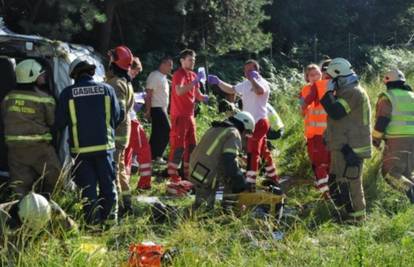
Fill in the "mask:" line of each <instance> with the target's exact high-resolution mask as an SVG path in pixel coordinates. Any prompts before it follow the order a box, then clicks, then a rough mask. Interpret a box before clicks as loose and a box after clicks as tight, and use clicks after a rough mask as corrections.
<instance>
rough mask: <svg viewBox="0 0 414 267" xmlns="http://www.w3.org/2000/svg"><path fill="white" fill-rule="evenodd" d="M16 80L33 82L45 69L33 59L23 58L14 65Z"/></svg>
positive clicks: (23, 82) (22, 82) (18, 81)
mask: <svg viewBox="0 0 414 267" xmlns="http://www.w3.org/2000/svg"><path fill="white" fill-rule="evenodd" d="M15 71H16V82H17V83H21V84H25V83H34V82H35V81H36V80H37V78H39V76H40V75H42V74H43V73H44V72H45V71H44V69H43V68H42V65H40V64H39V62H37V61H36V60H34V59H25V60H23V61H21V62H20V63H19V64H17V65H16V70H15Z"/></svg>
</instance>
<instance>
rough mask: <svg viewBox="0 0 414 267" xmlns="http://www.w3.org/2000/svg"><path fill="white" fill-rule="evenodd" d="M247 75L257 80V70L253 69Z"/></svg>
mask: <svg viewBox="0 0 414 267" xmlns="http://www.w3.org/2000/svg"><path fill="white" fill-rule="evenodd" d="M249 77H250V79H254V80H257V79H259V77H260V74H259V72H257V71H255V70H253V71H251V72H250V73H249Z"/></svg>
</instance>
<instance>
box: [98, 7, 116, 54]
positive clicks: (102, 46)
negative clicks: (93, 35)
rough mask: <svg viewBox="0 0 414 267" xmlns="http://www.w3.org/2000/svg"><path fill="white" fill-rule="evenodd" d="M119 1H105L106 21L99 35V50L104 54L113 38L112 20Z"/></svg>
mask: <svg viewBox="0 0 414 267" xmlns="http://www.w3.org/2000/svg"><path fill="white" fill-rule="evenodd" d="M116 4H117V1H116V0H106V1H105V16H106V22H105V23H103V24H102V26H101V31H100V36H99V43H98V51H99V52H100V53H102V54H103V55H104V54H105V53H106V51H107V50H108V48H109V42H110V40H111V34H112V22H113V19H114V12H115V7H116Z"/></svg>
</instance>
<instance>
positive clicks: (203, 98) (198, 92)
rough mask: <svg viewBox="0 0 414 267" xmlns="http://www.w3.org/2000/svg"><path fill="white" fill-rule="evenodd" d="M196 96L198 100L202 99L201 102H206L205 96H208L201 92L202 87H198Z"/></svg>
mask: <svg viewBox="0 0 414 267" xmlns="http://www.w3.org/2000/svg"><path fill="white" fill-rule="evenodd" d="M196 98H197V100H198V101H200V102H204V100H205V98H206V95H203V94H202V93H201V91H200V87H198V88H197V89H196Z"/></svg>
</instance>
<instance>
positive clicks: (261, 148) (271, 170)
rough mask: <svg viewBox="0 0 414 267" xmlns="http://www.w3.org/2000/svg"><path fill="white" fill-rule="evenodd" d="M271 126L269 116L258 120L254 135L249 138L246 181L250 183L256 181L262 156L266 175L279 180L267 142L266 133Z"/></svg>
mask: <svg viewBox="0 0 414 267" xmlns="http://www.w3.org/2000/svg"><path fill="white" fill-rule="evenodd" d="M269 128H270V124H269V120H268V119H267V118H266V119H261V120H259V121H258V122H256V125H255V128H254V132H253V134H252V136H251V137H249V139H248V140H247V153H248V168H247V169H248V170H247V178H246V181H247V182H249V183H256V177H257V171H258V170H259V160H260V158H262V160H263V161H264V162H265V170H266V177H267V178H268V179H271V180H273V181H278V180H279V177H278V176H277V174H276V167H275V165H274V163H273V160H272V155H271V153H270V151H269V149H268V148H267V144H266V134H267V132H268V131H269Z"/></svg>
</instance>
